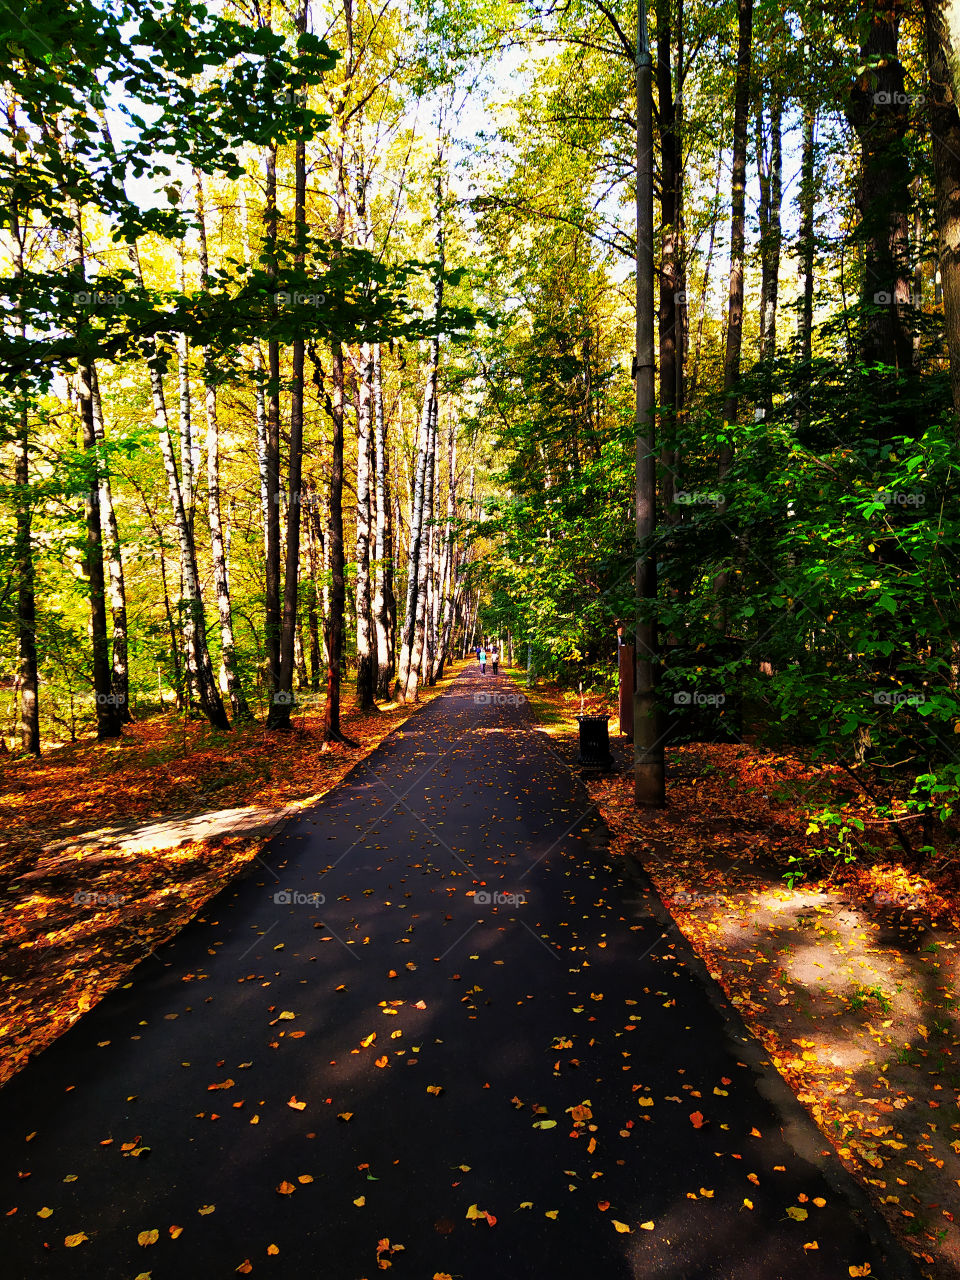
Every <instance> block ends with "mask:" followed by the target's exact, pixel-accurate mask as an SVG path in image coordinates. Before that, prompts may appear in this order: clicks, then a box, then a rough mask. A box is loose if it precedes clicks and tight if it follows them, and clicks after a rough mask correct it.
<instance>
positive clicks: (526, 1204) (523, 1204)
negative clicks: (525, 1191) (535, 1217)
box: [520, 1200, 533, 1209]
mask: <svg viewBox="0 0 960 1280" xmlns="http://www.w3.org/2000/svg"><path fill="white" fill-rule="evenodd" d="M520 1208H521V1209H532V1208H533V1201H532V1200H521V1201H520Z"/></svg>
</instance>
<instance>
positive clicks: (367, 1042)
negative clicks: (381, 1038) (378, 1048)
mask: <svg viewBox="0 0 960 1280" xmlns="http://www.w3.org/2000/svg"><path fill="white" fill-rule="evenodd" d="M376 1038H377V1033H376V1032H375V1031H371V1032H370V1034H369V1035H368V1036H364V1038H363V1039H362V1040H361V1041H360V1048H361V1049H369V1048H370V1046H371V1045H372V1044H373V1042H374V1040H376Z"/></svg>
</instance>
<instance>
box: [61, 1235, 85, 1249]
mask: <svg viewBox="0 0 960 1280" xmlns="http://www.w3.org/2000/svg"><path fill="white" fill-rule="evenodd" d="M89 1239H90V1237H89V1236H88V1235H87V1233H86V1232H85V1231H78V1232H77V1234H76V1235H75V1236H65V1237H64V1241H63V1243H64V1244H65V1245H66V1246H67V1248H68V1249H75V1248H76V1247H77V1245H78V1244H83V1242H84V1240H89Z"/></svg>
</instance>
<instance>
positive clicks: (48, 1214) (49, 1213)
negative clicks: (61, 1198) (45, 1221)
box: [37, 1205, 53, 1218]
mask: <svg viewBox="0 0 960 1280" xmlns="http://www.w3.org/2000/svg"><path fill="white" fill-rule="evenodd" d="M37 1217H38V1218H52V1217H53V1210H52V1209H48V1208H47V1206H46V1205H44V1206H43V1208H42V1209H38V1210H37Z"/></svg>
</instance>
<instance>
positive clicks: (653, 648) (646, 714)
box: [633, 0, 664, 808]
mask: <svg viewBox="0 0 960 1280" xmlns="http://www.w3.org/2000/svg"><path fill="white" fill-rule="evenodd" d="M636 71H637V346H636V377H637V414H636V437H637V473H636V534H637V543H638V544H639V543H641V542H642V541H646V540H649V539H650V538H651V537H652V535H653V532H654V530H655V528H656V521H657V465H656V454H655V452H654V448H655V432H654V406H655V393H654V373H655V370H654V354H653V352H654V345H653V344H654V325H653V96H652V67H651V58H650V45H649V39H648V33H647V8H646V3H645V0H639V4H638V7H637V49H636ZM636 597H637V620H636V648H635V653H636V680H635V683H634V695H633V780H634V792H633V794H634V803H635V804H636V805H637V807H638V808H639V807H643V808H660V807H662V805H663V803H664V776H663V775H664V765H663V743H662V738H661V734H660V730H659V724H658V720H659V717H658V715H657V688H656V679H657V670H656V658H657V624H656V619H655V617H654V616H652V605H653V603H654V602H655V601H656V598H657V562H656V554H655V553H654V552H653V551H651V550H650V549H649V548H648V549H646V550H644V552H643V553H642V554H639V556H638V559H637V569H636ZM645 603H649V605H650V606H651V608H650V610H649V613H650V615H651V616H644V615H645V614H646V613H647V611H645V610H643V609H642V606H643V605H644V604H645Z"/></svg>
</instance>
